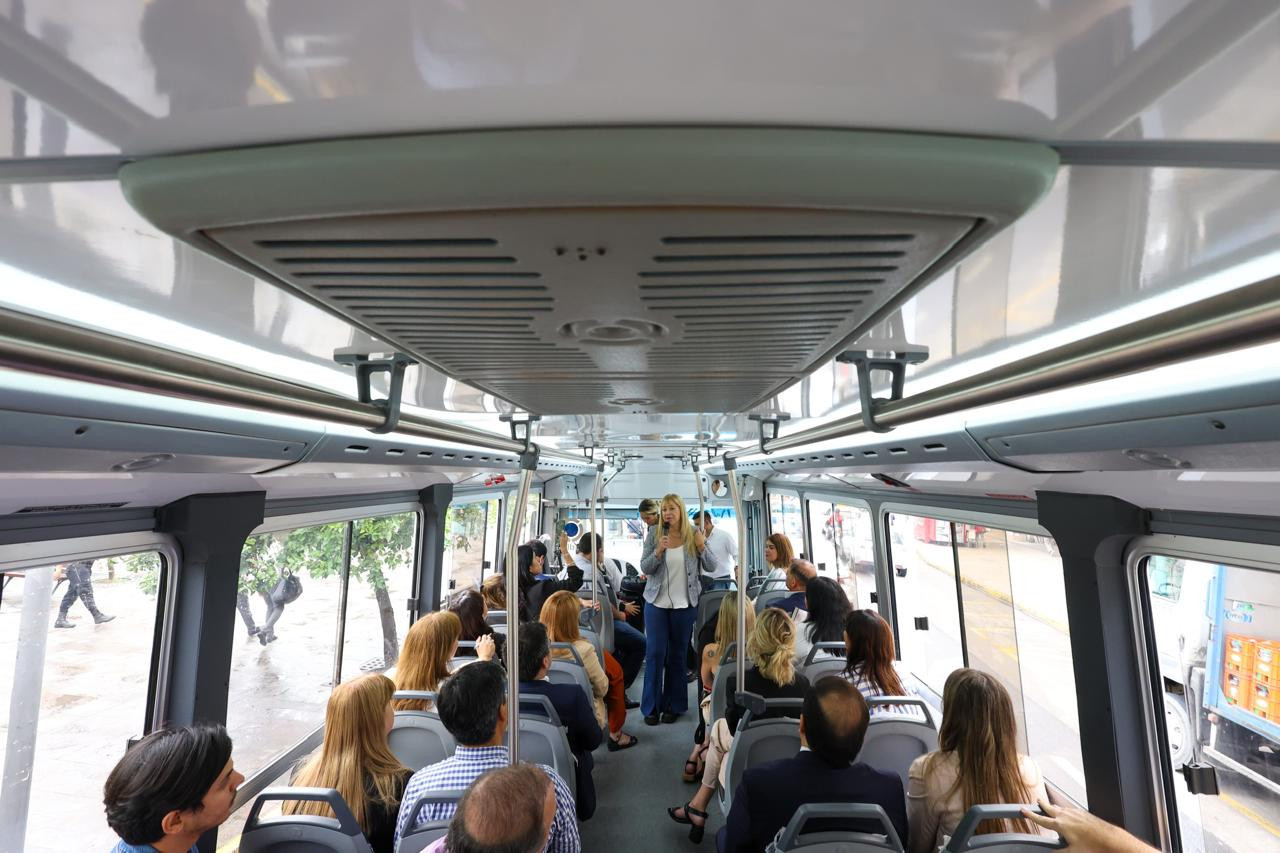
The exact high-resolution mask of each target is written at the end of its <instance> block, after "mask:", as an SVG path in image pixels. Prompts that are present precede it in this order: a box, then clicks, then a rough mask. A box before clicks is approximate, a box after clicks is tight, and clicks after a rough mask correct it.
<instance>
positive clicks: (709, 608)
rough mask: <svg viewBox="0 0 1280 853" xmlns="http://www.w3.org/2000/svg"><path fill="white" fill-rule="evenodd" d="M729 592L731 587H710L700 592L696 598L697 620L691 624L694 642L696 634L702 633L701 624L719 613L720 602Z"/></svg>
mask: <svg viewBox="0 0 1280 853" xmlns="http://www.w3.org/2000/svg"><path fill="white" fill-rule="evenodd" d="M731 592H733V590H731V589H712V590H708V591H706V592H704V593H702V595H701V597H699V598H698V621H697V622H695V623H694V625H693V642H694V643H697V642H698V635H699V634H701V633H702V628H703V626H704V625H706V624H707V622H709V621H711V620H712V619H715V618H716V617H717V616H718V615H719V614H720V602H721V601H722V600H723V599H724V597H725V596H726V595H728V594H729V593H731ZM695 651H696V646H695Z"/></svg>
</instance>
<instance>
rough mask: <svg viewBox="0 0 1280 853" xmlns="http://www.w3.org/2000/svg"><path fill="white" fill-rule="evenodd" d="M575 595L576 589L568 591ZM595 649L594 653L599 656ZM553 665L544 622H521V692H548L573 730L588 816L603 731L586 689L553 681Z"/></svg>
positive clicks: (581, 813)
mask: <svg viewBox="0 0 1280 853" xmlns="http://www.w3.org/2000/svg"><path fill="white" fill-rule="evenodd" d="M565 595H572V593H565ZM595 654H596V652H595V649H592V650H591V656H592V657H595ZM549 669H551V642H550V641H549V640H548V639H547V628H546V626H545V625H543V624H542V623H541V622H530V623H529V624H528V625H521V626H520V692H521V693H534V694H537V695H539V696H546V697H547V698H548V699H550V700H551V705H552V707H554V708H555V709H556V713H557V714H558V715H559V716H560V724H561V725H562V726H564V727H565V728H566V729H567V730H568V733H569V749H571V750H573V757H574V763H575V764H576V765H577V782H578V808H577V811H578V819H579V820H587V819H589V818H590V817H591V816H592V815H593V814H595V812H596V786H595V783H594V782H592V781H591V770H592V768H593V767H594V766H595V761H594V759H592V757H591V750H593V749H595V748H596V747H597V746H599V745H600V742H601V740H602V739H603V735H602V733H601V731H600V724H599V723H598V722H596V715H595V712H594V711H592V710H591V703H590V701H589V700H588V699H587V696H586V694H585V693H583V692H582V688H580V687H579V686H578V685H576V684H552V683H551V682H550V681H547V680H546V677H547V670H549Z"/></svg>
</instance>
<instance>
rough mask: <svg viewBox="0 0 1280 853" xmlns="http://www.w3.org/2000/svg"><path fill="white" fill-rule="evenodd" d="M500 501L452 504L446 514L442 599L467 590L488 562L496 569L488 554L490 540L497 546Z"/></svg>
mask: <svg viewBox="0 0 1280 853" xmlns="http://www.w3.org/2000/svg"><path fill="white" fill-rule="evenodd" d="M497 526H498V501H497V499H492V500H487V501H483V500H482V501H468V502H465V503H453V504H450V505H449V510H448V512H446V513H445V518H444V529H445V537H446V538H445V547H444V568H443V569H442V572H441V577H440V583H441V587H440V589H441V601H442V602H443V600H444V599H445V598H448V596H449V594H450V593H451V592H453V591H454V590H458V589H466V588H467V587H469V586H474V585H476V584H479V583H480V582H481V581H482V580H483V579H484V573H485V563H486V562H487V563H489V566H488V568H489V570H490V571H495V570H496V564H495V563H494V562H493V558H492V557H491V556H489V554H488V551H489V546H490V540H492V542H493V547H494V549H495V553H496V548H497V540H498V535H497Z"/></svg>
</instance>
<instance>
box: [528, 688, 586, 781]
mask: <svg viewBox="0 0 1280 853" xmlns="http://www.w3.org/2000/svg"><path fill="white" fill-rule="evenodd" d="M534 698H538V699H546V697H545V696H538V697H533V696H530V697H529V699H530V700H532V699H534ZM521 704H524V699H523V698H522V699H521ZM548 704H549V702H548ZM516 753H517V757H518V758H519V759H520V760H521V761H529V762H532V763H534V764H545V765H547V766H548V767H550V768H551V769H552V770H554V771H556V774H557V775H558V776H559V777H560V778H561V779H563V780H564V783H565V784H566V785H568V786H569V791H570V793H572V794H573V798H574V799H575V800H576V799H577V798H578V777H577V773H576V772H575V764H574V759H573V751H572V750H570V749H569V736H568V735H567V734H565V730H564V729H562V728H560V726H558V725H556V724H554V723H552V722H549V721H547V720H544V719H539V718H536V717H532V718H531V717H526V716H524V715H523V714H521V715H520V745H519V748H518V749H517V750H516Z"/></svg>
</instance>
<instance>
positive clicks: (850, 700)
mask: <svg viewBox="0 0 1280 853" xmlns="http://www.w3.org/2000/svg"><path fill="white" fill-rule="evenodd" d="M868 719H869V716H868V714H867V703H866V700H865V699H863V698H862V694H860V693H859V692H858V691H857V690H856V689H854V687H853V685H851V684H850V683H849V682H847V681H845V680H844V679H842V678H839V677H838V676H834V675H829V676H827V677H825V678H820V679H818V683H817V684H815V685H813V686H812V687H811V688H809V690H808V691H807V692H806V693H805V695H804V711H803V712H802V713H801V715H800V752H799V753H798V754H797V755H795V756H794V757H793V758H784V759H782V760H780V761H770V762H767V763H765V764H760V765H757V766H756V767H752V768H751V769H749V770H747V772H746V773H744V774H743V776H742V783H741V784H739V785H738V787H737V790H735V791H734V794H733V806H732V807H731V808H730V809H729V815H728V817H727V818H726V820H725V825H724V827H723V828H722V829H721V830H720V833H719V835H718V837H717V839H716V841H717V844H718V846H719V849H720V853H763V851H764V850H765V848H766V847H767V846H768V845H769V843H770V842H771V841H773V837H774V836H775V835H776V834H777V833H778V830H779V829H781V828H782V827H784V826H786V825H787V822H788V821H790V820H791V816H792V815H793V814H795V811H796V809H798V808H800V806H802V805H804V804H805V803H871V804H873V805H877V806H880V807H881V808H883V809H884V812H885V814H886V815H888V817H889V820H890V822H891V823H892V824H893V828H894V830H896V831H897V833H898V839H899V840H900V841H902V842H903V843H904V844H905V843H906V840H907V808H906V802H905V801H904V799H903V796H902V780H901V779H899V778H898V775H897V774H896V773H883V772H881V771H879V770H875V769H873V768H871V767H868V766H867V765H865V764H862V763H857V764H854V763H853V762H854V761H856V760H857V758H858V752H859V751H860V750H861V749H862V742H863V740H864V739H865V738H866V736H867V722H868ZM824 823H825V822H824ZM835 829H839V830H848V831H854V832H879V831H880V827H878V826H873V825H865V822H864V821H855V822H853V824H852V825H850V826H841V825H840V824H838V823H835V822H831V825H828V826H826V827H824V829H823V831H832V830H835Z"/></svg>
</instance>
